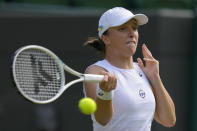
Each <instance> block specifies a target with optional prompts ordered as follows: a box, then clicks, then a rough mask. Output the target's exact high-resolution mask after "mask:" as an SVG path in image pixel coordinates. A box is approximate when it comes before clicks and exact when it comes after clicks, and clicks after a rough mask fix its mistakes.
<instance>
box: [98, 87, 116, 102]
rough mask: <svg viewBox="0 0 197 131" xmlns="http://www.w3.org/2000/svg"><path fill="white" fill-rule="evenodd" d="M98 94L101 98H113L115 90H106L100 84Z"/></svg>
mask: <svg viewBox="0 0 197 131" xmlns="http://www.w3.org/2000/svg"><path fill="white" fill-rule="evenodd" d="M96 95H97V97H98V98H99V99H101V100H112V99H113V95H114V92H113V91H104V90H102V89H101V88H100V87H99V86H98V87H97V90H96Z"/></svg>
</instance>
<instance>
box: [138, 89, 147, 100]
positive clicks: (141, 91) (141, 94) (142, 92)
mask: <svg viewBox="0 0 197 131" xmlns="http://www.w3.org/2000/svg"><path fill="white" fill-rule="evenodd" d="M139 96H140V97H141V98H145V96H146V93H145V92H144V91H143V90H142V89H140V90H139Z"/></svg>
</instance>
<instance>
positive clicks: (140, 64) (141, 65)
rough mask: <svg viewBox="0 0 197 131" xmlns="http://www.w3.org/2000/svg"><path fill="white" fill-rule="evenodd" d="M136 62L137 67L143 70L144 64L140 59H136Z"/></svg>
mask: <svg viewBox="0 0 197 131" xmlns="http://www.w3.org/2000/svg"><path fill="white" fill-rule="evenodd" d="M137 62H138V65H139V67H140V68H141V69H144V63H143V62H142V59H140V58H137Z"/></svg>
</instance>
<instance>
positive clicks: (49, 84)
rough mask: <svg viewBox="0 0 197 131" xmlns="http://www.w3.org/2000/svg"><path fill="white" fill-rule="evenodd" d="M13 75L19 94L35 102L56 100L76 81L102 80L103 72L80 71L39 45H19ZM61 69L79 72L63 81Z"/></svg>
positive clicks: (63, 76) (73, 72)
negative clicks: (71, 78)
mask: <svg viewBox="0 0 197 131" xmlns="http://www.w3.org/2000/svg"><path fill="white" fill-rule="evenodd" d="M11 69H12V76H13V80H14V83H15V85H16V87H17V89H18V91H19V92H20V94H22V96H24V97H25V98H26V99H27V100H30V101H31V102H33V103H37V104H46V103H50V102H53V101H55V100H56V99H57V98H58V97H60V96H61V95H62V93H63V92H64V91H65V90H66V89H68V88H69V87H70V86H71V85H73V84H75V83H78V82H101V81H102V80H103V77H104V76H103V75H93V74H82V73H79V72H77V71H75V70H73V69H72V68H70V67H68V66H67V65H66V64H64V63H63V62H62V61H61V60H60V59H59V58H58V57H57V56H56V55H55V54H54V53H53V52H52V51H50V50H49V49H46V48H44V47H42V46H38V45H28V46H25V47H22V48H20V49H18V50H17V51H16V52H15V53H14V56H13V60H12V68H11ZM64 71H66V72H69V73H70V74H72V75H75V76H78V79H75V80H72V81H70V82H68V83H66V82H65V74H64Z"/></svg>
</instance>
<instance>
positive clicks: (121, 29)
mask: <svg viewBox="0 0 197 131" xmlns="http://www.w3.org/2000/svg"><path fill="white" fill-rule="evenodd" d="M118 30H120V31H124V30H126V27H121V28H119V29H118Z"/></svg>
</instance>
